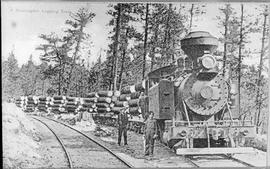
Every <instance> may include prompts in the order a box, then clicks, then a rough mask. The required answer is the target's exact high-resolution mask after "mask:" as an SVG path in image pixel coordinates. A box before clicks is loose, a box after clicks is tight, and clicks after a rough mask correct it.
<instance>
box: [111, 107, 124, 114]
mask: <svg viewBox="0 0 270 169" xmlns="http://www.w3.org/2000/svg"><path fill="white" fill-rule="evenodd" d="M123 109H124V107H112V108H111V111H112V112H114V113H116V114H118V113H120V112H121V110H123Z"/></svg>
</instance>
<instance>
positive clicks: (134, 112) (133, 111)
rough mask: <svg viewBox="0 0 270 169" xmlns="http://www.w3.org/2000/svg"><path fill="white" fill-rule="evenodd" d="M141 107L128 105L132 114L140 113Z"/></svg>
mask: <svg viewBox="0 0 270 169" xmlns="http://www.w3.org/2000/svg"><path fill="white" fill-rule="evenodd" d="M141 112H142V111H141V108H140V107H130V108H129V114H131V115H133V116H137V115H139V114H141Z"/></svg>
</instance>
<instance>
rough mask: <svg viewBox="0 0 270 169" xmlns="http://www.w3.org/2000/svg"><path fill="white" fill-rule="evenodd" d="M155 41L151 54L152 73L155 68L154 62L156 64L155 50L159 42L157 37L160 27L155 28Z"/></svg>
mask: <svg viewBox="0 0 270 169" xmlns="http://www.w3.org/2000/svg"><path fill="white" fill-rule="evenodd" d="M154 31H155V32H154V34H155V35H154V41H153V42H152V43H153V47H152V52H151V55H152V56H151V71H152V70H153V68H154V62H155V49H156V42H157V37H158V25H156V26H155V30H154Z"/></svg>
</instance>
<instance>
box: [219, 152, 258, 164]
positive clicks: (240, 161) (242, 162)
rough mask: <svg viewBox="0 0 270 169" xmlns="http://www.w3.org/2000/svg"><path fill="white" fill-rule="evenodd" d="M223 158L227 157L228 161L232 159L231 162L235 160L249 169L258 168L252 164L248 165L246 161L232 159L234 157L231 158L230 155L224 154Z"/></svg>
mask: <svg viewBox="0 0 270 169" xmlns="http://www.w3.org/2000/svg"><path fill="white" fill-rule="evenodd" d="M223 156H225V157H227V158H228V159H231V160H233V161H236V162H238V163H241V164H243V165H245V166H247V167H256V166H254V165H252V164H249V163H247V162H244V161H242V160H239V159H237V158H234V157H232V156H229V155H226V154H224V155H223Z"/></svg>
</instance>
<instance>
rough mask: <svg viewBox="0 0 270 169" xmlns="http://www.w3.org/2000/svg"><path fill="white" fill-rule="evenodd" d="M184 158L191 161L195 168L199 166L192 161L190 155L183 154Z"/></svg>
mask: <svg viewBox="0 0 270 169" xmlns="http://www.w3.org/2000/svg"><path fill="white" fill-rule="evenodd" d="M184 158H185V160H186V161H188V162H189V163H191V164H192V165H193V166H194V167H196V168H200V166H199V165H198V164H196V163H195V162H194V161H192V159H191V157H190V156H184Z"/></svg>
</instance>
